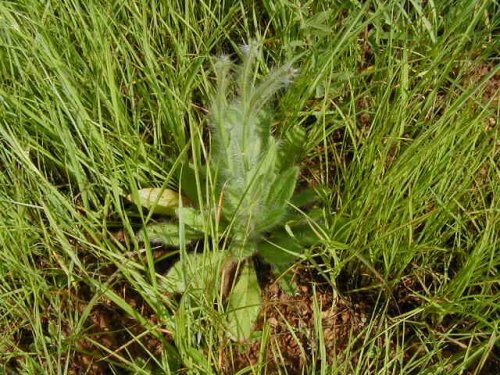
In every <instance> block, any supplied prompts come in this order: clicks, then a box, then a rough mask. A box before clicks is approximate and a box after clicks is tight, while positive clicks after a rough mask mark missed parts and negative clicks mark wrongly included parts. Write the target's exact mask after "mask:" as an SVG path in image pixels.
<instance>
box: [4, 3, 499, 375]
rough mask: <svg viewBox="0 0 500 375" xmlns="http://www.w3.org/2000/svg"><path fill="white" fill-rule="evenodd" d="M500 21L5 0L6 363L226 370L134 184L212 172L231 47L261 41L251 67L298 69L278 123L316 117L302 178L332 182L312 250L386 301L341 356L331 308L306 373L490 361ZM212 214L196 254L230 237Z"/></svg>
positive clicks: (494, 352)
mask: <svg viewBox="0 0 500 375" xmlns="http://www.w3.org/2000/svg"><path fill="white" fill-rule="evenodd" d="M498 25H499V18H498V4H497V3H496V2H495V1H493V0H472V1H471V0H467V1H465V0H464V1H439V2H438V1H435V2H433V1H429V2H422V1H407V2H399V1H387V2H382V1H366V2H357V1H322V2H305V3H304V2H296V1H284V0H279V1H267V0H265V1H262V2H225V1H208V0H203V1H199V2H194V1H192V2H190V1H188V2H176V1H173V0H166V1H141V0H134V1H126V2H124V1H118V0H114V1H108V2H83V1H79V0H72V1H65V2H63V1H51V2H46V1H40V0H30V1H3V2H1V3H0V333H1V334H0V365H1V366H2V367H0V368H1V370H0V372H1V371H3V372H5V373H26V374H39V373H47V374H60V373H71V372H72V371H73V372H74V371H76V372H80V373H85V371H88V373H99V372H98V371H101V370H102V368H106V369H107V371H108V373H124V371H129V372H130V373H152V372H153V371H157V372H158V373H175V372H176V371H177V369H178V368H182V369H184V371H186V372H190V373H218V372H220V371H221V357H223V356H224V355H225V354H224V353H225V352H226V351H227V350H226V349H227V347H228V346H231V343H230V342H229V341H228V339H227V338H226V336H225V333H224V327H223V324H222V321H223V319H222V316H223V314H224V313H223V311H221V310H218V309H214V306H213V301H214V298H215V297H216V296H215V295H211V294H207V295H206V296H205V298H202V299H200V298H199V297H196V296H197V295H196V294H192V295H191V293H190V292H186V294H185V295H184V296H183V297H182V298H180V299H179V300H175V299H172V298H168V281H166V280H165V277H164V276H163V274H162V273H161V272H159V271H158V270H157V268H156V265H155V249H154V248H152V246H150V245H149V244H143V243H140V242H139V241H137V240H136V238H135V236H134V233H135V232H136V231H137V229H138V228H139V227H141V226H142V225H143V224H144V223H145V222H147V221H150V220H151V217H150V215H148V214H147V213H145V212H144V213H143V212H139V214H137V210H136V209H135V208H134V207H131V206H130V205H129V204H128V203H127V202H126V200H125V199H124V197H125V196H126V195H127V194H129V193H134V192H137V189H139V188H145V187H153V186H155V187H160V186H170V187H178V182H179V181H178V180H177V179H176V176H177V175H178V169H179V166H180V165H181V164H182V163H187V162H189V163H192V165H193V166H194V170H195V171H197V174H198V175H197V177H199V174H200V173H202V171H203V165H204V160H206V159H207V158H209V157H210V137H209V128H208V124H207V111H208V108H209V104H210V99H209V98H210V97H211V96H212V95H213V94H214V89H215V82H214V69H213V63H214V57H216V56H221V55H229V56H230V57H231V58H232V59H235V60H237V59H238V56H237V53H236V51H237V50H238V48H237V47H238V45H240V44H242V43H245V42H247V41H249V40H251V39H256V40H259V41H262V43H263V46H264V50H263V57H262V59H261V61H259V66H258V72H256V74H265V73H267V72H268V71H269V69H270V68H271V67H272V66H277V65H281V64H283V63H285V62H287V61H290V60H293V61H294V66H295V67H297V68H298V69H299V70H300V73H299V74H298V76H297V77H296V79H295V80H294V82H293V84H292V85H291V86H290V87H289V89H287V91H285V92H283V94H282V95H280V96H279V98H277V99H276V102H275V103H276V105H275V106H274V109H275V115H276V118H275V123H274V132H275V134H276V135H278V136H286V134H287V132H288V131H289V129H290V128H291V127H292V126H294V125H297V124H299V125H300V126H302V127H304V128H305V129H307V132H308V134H307V142H306V143H305V144H304V145H303V149H302V150H300V152H298V158H299V160H300V166H301V170H302V177H301V178H302V182H301V184H302V185H306V184H307V185H310V186H313V185H315V186H320V185H326V186H327V187H328V189H325V190H324V191H323V193H322V199H321V203H320V204H319V205H318V209H320V210H321V213H322V216H323V217H324V221H325V224H324V227H321V228H318V229H317V230H318V235H319V236H320V237H321V245H320V246H317V247H315V248H314V249H310V250H309V251H307V252H306V253H305V254H306V255H305V256H304V259H303V261H302V264H313V265H315V266H314V267H313V269H315V271H316V272H317V273H321V274H322V275H323V276H325V277H326V278H327V279H328V280H329V282H330V284H331V286H332V287H333V288H334V290H336V291H337V292H338V293H340V294H341V295H344V296H346V297H350V296H352V298H353V299H358V300H359V299H361V300H363V298H364V299H365V300H366V303H367V304H369V305H370V311H372V313H371V314H370V315H369V316H368V320H367V322H366V324H365V325H364V326H363V328H362V330H361V331H360V332H358V333H357V334H353V335H352V336H351V338H350V339H349V341H348V343H347V344H346V347H345V348H344V349H343V350H341V351H340V352H338V353H337V354H336V358H335V361H334V362H333V363H332V361H331V358H327V357H329V354H327V351H326V349H325V345H326V344H325V341H326V338H325V337H324V335H323V330H324V327H322V324H321V319H319V318H318V314H319V311H320V307H319V305H318V302H317V301H315V302H314V306H312V307H311V308H313V310H314V311H315V312H316V318H315V321H316V325H315V327H316V331H317V332H311V340H312V341H315V340H316V339H314V337H316V338H317V340H316V341H317V349H316V351H314V353H313V354H312V358H314V359H315V360H311V361H310V362H309V363H308V365H307V366H306V367H305V368H304V372H305V373H307V372H310V373H314V372H318V373H323V374H327V373H328V374H329V373H337V374H347V373H353V374H367V373H374V374H375V373H380V374H382V373H384V374H385V373H391V374H396V373H400V374H407V373H429V374H439V373H449V374H463V373H471V374H472V373H473V374H476V373H488V371H492V373H493V371H494V368H495V367H494V366H495V363H496V365H498V350H499V348H498V343H497V341H498V335H499V327H498V304H499V301H498V297H497V295H498V282H499V279H498V267H499V263H500V258H499V255H498V248H499V247H500V204H499V197H500V183H499V181H500V166H499V158H500V155H499V152H500V151H499V142H500V139H499V127H498V124H497V122H498V112H499V109H500V107H499V101H498V90H497V91H495V90H496V89H495V86H494V85H492V82H494V81H495V80H496V82H498V74H499V73H498V60H497V58H496V54H495V51H497V50H498V40H497V39H496V36H495V32H497V31H498ZM200 181H201V179H198V185H197V186H196V187H195V188H196V189H198V190H200V191H201V189H202V188H204V187H203V186H200V184H201V182H200ZM185 188H193V187H185ZM181 189H182V187H181ZM206 190H207V197H206V200H205V201H204V202H201V203H202V204H203V205H205V206H207V207H213V206H216V204H217V200H218V197H216V196H214V195H213V194H211V189H210V187H209V188H208V189H206ZM206 221H207V222H206V225H207V227H209V228H211V233H212V235H211V236H209V237H207V238H206V239H205V241H204V242H202V243H199V244H198V250H200V251H201V250H205V251H207V252H208V251H219V250H223V247H224V243H223V241H219V239H221V238H222V237H221V236H222V233H219V230H218V227H217V224H218V223H217V220H216V217H215V216H214V217H207V219H206ZM117 230H123V231H124V233H126V235H127V236H126V237H127V238H128V242H124V241H119V240H117V239H116V231H117ZM181 244H182V241H181ZM188 250H189V246H187V245H186V244H184V246H181V249H180V253H181V256H183V255H182V254H185V253H186V251H188ZM167 260H168V259H167ZM220 267H222V265H220ZM110 270H111V271H110ZM202 277H207V278H208V277H214V276H213V275H204V276H203V275H202ZM216 277H220V275H219V276H216ZM165 285H167V286H165ZM404 286H407V287H406V289H405V287H404ZM212 297H213V298H212ZM193 298H198V300H196V301H195V302H196V303H193V301H192V300H193ZM395 304H396V306H397V308H394V306H395ZM107 316H109V317H108V318H107ZM99 319H100V320H99ZM117 319H119V320H121V321H122V322H124V324H123V327H122V326H120V328H119V329H120V331H121V332H118V333H116V332H115V335H113V334H111V333H110V332H112V331H113V330H114V329H118V328H116V324H115V323H116V322H115V320H117ZM127 322H128V323H127ZM127 329H128V332H125V331H126V330H127ZM293 329H294V327H290V330H292V331H293ZM103 332H104V333H103ZM117 334H119V335H121V336H120V337H125V339H124V342H125V344H123V343H120V344H119V345H120V347H119V348H117V345H118V344H117V343H113V342H111V343H110V341H113V340H114V338H113V337H115V336H116V335H117ZM271 336H272V335H271ZM144 337H147V338H148V340H150V341H154V342H155V343H156V347H160V348H162V349H161V350H158V352H154V350H153V347H154V346H151V345H150V346H148V345H147V344H145V343H144V340H143V339H144ZM272 339H273V338H272V337H269V332H268V331H266V329H264V333H263V334H262V340H263V341H266V340H267V341H272ZM89 343H93V344H92V345H91V344H89ZM98 346H100V347H102V350H101V352H100V353H101V354H100V355H101V356H102V357H104V359H102V360H101V361H94V362H92V360H91V359H92V355H90V354H89V353H87V352H89V351H90V352H92V350H94V349H95V348H96V347H98ZM106 348H107V349H106ZM110 348H111V349H110ZM91 349H92V350H91ZM303 350H304V351H307V350H308V349H307V348H303ZM94 351H95V350H94ZM138 353H141V355H139V354H138ZM144 353H146V354H144ZM264 354H265V353H263V352H262V353H261V355H260V358H261V365H262V363H263V361H264V359H263V358H264V357H265V355H264ZM94 355H95V354H94ZM275 355H276V358H277V359H278V362H279V357H280V356H283V353H279V352H275ZM75 358H80V362H82V363H84V360H85V359H86V360H88V363H87V364H88V367H85V366H83V365H81V366H80V367H76V368H75V367H74V365H75ZM89 358H90V359H89ZM316 359H318V360H317V361H316ZM495 361H496V362H495ZM99 366H101V367H99ZM254 370H255V371H257V370H256V369H254ZM281 371H283V372H284V370H283V369H282V370H281ZM290 371H291V370H290Z"/></svg>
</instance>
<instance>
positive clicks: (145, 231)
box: [137, 222, 203, 246]
mask: <svg viewBox="0 0 500 375" xmlns="http://www.w3.org/2000/svg"><path fill="white" fill-rule="evenodd" d="M184 236H185V242H187V243H188V242H191V241H193V240H197V239H199V238H203V233H200V232H199V231H196V230H194V229H191V228H186V229H185V233H184ZM137 239H138V240H139V241H149V242H159V243H162V244H164V245H167V246H179V245H180V239H179V224H177V223H171V222H163V223H154V224H149V225H146V226H145V227H144V228H142V229H141V230H140V231H139V232H138V233H137Z"/></svg>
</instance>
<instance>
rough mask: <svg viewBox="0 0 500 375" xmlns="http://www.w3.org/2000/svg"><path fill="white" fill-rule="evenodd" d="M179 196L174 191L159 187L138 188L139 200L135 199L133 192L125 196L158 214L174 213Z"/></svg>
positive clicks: (177, 205)
mask: <svg viewBox="0 0 500 375" xmlns="http://www.w3.org/2000/svg"><path fill="white" fill-rule="evenodd" d="M181 198H182V197H181V196H180V195H179V193H177V192H176V191H173V190H170V189H161V188H147V189H141V190H139V202H136V201H135V199H134V195H133V194H129V195H128V196H127V199H128V200H129V201H130V202H133V203H138V204H140V205H141V206H143V207H145V208H147V209H148V210H150V211H153V212H154V213H155V214H159V215H174V214H175V209H176V208H177V207H179V202H180V200H181Z"/></svg>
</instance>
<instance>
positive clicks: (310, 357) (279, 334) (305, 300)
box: [222, 267, 371, 374]
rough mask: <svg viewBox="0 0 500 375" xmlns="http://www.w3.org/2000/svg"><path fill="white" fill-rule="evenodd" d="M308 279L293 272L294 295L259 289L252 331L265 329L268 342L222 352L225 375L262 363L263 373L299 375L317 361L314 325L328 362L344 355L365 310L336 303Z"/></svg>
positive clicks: (272, 285)
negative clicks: (259, 304)
mask: <svg viewBox="0 0 500 375" xmlns="http://www.w3.org/2000/svg"><path fill="white" fill-rule="evenodd" d="M314 278H316V276H315V275H312V274H311V273H310V271H309V270H307V269H306V268H302V267H301V268H298V269H297V270H296V273H295V282H296V284H297V286H298V290H297V293H296V294H295V295H290V294H287V293H285V292H284V291H283V290H282V289H281V288H280V286H279V285H278V283H277V282H276V281H274V280H272V281H271V282H269V283H268V284H267V285H265V286H264V288H263V297H264V305H263V308H262V311H261V313H260V316H259V318H258V320H257V323H256V327H255V329H256V331H262V330H266V329H267V330H268V332H269V339H268V340H267V342H266V343H265V344H264V345H265V347H262V345H263V344H262V340H259V341H255V342H252V343H246V344H240V345H238V344H236V345H234V346H233V347H231V348H229V349H227V350H226V352H225V353H224V356H225V358H224V359H223V361H222V364H223V365H222V369H223V372H224V373H225V374H233V373H236V372H237V371H239V370H242V369H244V368H246V367H248V366H252V365H255V364H257V363H258V362H259V360H262V359H263V361H264V363H265V369H266V370H265V371H266V373H277V372H278V371H280V370H281V371H286V373H287V374H302V373H304V371H305V370H306V369H307V368H308V367H309V366H310V365H311V364H312V362H313V361H314V359H318V358H319V340H320V338H319V337H317V335H316V332H318V327H317V326H318V325H319V324H321V331H322V333H323V338H321V339H322V340H324V345H325V348H326V354H327V356H328V358H329V359H332V360H333V359H334V358H335V356H336V355H337V354H338V353H340V352H341V351H342V350H344V349H345V347H346V345H347V344H348V343H349V342H350V340H351V337H352V336H356V334H357V333H359V332H360V331H361V329H362V328H363V327H364V325H365V322H367V321H368V318H369V315H370V314H371V312H370V307H369V306H368V305H361V304H357V303H353V302H352V301H351V300H350V299H349V298H347V297H341V296H340V295H338V294H337V293H335V292H334V290H333V289H332V288H331V287H330V286H329V285H327V284H326V283H325V282H324V281H323V282H322V281H319V282H318V280H313V279H314Z"/></svg>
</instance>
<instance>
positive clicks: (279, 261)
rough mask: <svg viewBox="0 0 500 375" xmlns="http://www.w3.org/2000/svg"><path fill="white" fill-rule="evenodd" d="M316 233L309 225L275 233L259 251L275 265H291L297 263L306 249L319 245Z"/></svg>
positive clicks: (262, 244) (260, 245)
mask: <svg viewBox="0 0 500 375" xmlns="http://www.w3.org/2000/svg"><path fill="white" fill-rule="evenodd" d="M319 242H320V240H319V239H318V237H317V235H316V233H315V232H314V231H313V230H312V228H311V227H310V226H309V225H308V224H303V225H299V226H297V227H291V228H288V231H287V230H285V229H284V228H280V229H279V230H276V231H274V232H273V233H271V235H270V236H269V237H268V238H266V239H264V240H262V241H261V242H260V243H259V244H258V251H259V254H261V255H262V256H263V257H264V259H265V260H266V261H267V262H268V263H271V264H273V265H284V264H290V263H292V262H294V261H296V260H297V259H298V258H299V257H300V256H301V255H302V254H303V253H304V251H305V250H306V249H308V248H310V247H311V246H313V245H315V244H317V243H319Z"/></svg>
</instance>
